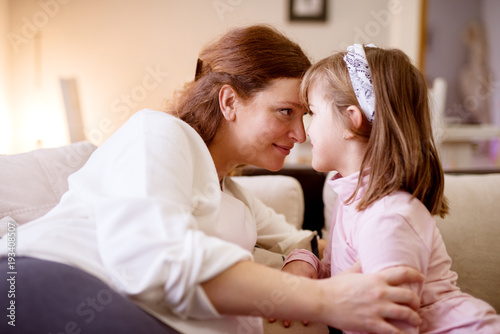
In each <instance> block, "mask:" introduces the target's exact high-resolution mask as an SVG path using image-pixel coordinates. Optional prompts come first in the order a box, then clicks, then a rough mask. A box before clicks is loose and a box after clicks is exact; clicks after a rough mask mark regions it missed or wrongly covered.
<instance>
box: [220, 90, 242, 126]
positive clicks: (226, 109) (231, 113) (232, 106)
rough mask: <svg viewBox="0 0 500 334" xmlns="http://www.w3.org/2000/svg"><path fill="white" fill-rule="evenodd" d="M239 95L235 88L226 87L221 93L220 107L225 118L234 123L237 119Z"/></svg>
mask: <svg viewBox="0 0 500 334" xmlns="http://www.w3.org/2000/svg"><path fill="white" fill-rule="evenodd" d="M237 98H238V95H237V94H236V91H235V90H234V88H233V87H231V86H230V85H224V86H222V87H221V89H220V91H219V106H220V110H221V111H222V114H223V115H224V118H225V119H226V120H228V121H233V120H234V119H235V118H236V100H237Z"/></svg>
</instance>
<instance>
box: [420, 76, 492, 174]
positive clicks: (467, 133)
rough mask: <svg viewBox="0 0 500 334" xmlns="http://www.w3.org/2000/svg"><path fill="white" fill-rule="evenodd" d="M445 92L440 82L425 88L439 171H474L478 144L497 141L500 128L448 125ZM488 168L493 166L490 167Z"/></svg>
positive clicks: (440, 79) (445, 85)
mask: <svg viewBox="0 0 500 334" xmlns="http://www.w3.org/2000/svg"><path fill="white" fill-rule="evenodd" d="M446 90H447V83H446V80H444V79H443V78H436V79H435V80H434V81H433V84H432V87H431V88H429V107H430V111H431V117H432V124H433V130H434V139H435V140H436V144H437V145H438V148H439V154H440V156H441V160H442V163H443V167H444V168H445V169H447V170H463V169H471V168H475V167H478V164H477V163H476V162H475V159H476V158H475V157H474V153H475V151H476V147H477V145H478V142H488V141H492V140H495V139H500V127H497V126H494V125H489V124H453V123H452V122H450V120H448V119H447V118H446V115H445V110H446ZM490 164H491V165H494V163H490ZM486 165H488V163H487V164H486ZM497 167H498V166H497Z"/></svg>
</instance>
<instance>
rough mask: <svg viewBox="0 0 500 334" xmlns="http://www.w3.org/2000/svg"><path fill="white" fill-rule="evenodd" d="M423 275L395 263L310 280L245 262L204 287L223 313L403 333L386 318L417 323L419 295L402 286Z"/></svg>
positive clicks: (418, 319)
mask: <svg viewBox="0 0 500 334" xmlns="http://www.w3.org/2000/svg"><path fill="white" fill-rule="evenodd" d="M422 279H423V277H422V275H421V274H420V273H419V272H418V271H416V270H413V269H411V268H407V267H397V268H390V269H387V270H384V271H381V272H379V273H375V274H368V275H362V274H357V273H347V274H341V275H337V276H335V277H332V278H329V279H324V280H312V279H308V278H304V277H299V276H295V275H291V274H288V273H284V272H280V271H277V270H274V269H271V268H267V267H265V266H262V265H259V264H256V263H253V262H249V261H243V262H239V263H237V264H235V265H233V266H232V267H230V268H229V269H228V270H226V271H224V272H222V273H221V274H219V275H217V276H216V277H214V278H213V279H210V280H208V281H206V282H204V283H202V287H203V289H204V290H205V293H206V294H207V296H208V298H209V299H210V300H211V302H212V304H213V305H214V307H215V308H216V309H217V311H218V312H219V313H222V314H244V315H252V316H260V317H272V318H277V319H290V320H300V321H302V320H304V319H307V320H309V321H313V322H320V323H326V324H328V325H330V326H334V327H337V328H342V329H344V330H354V331H369V332H373V333H402V332H401V331H400V330H399V329H397V328H396V327H394V326H393V325H391V324H390V323H389V322H387V319H392V320H401V321H405V322H409V323H410V324H412V325H414V326H417V325H418V324H419V323H420V318H419V316H418V314H417V313H416V312H415V310H416V309H418V306H419V299H418V296H417V295H416V294H415V293H413V292H411V291H410V290H408V289H405V288H401V287H398V285H400V284H402V283H409V282H420V281H422Z"/></svg>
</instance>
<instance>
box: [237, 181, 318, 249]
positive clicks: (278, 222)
mask: <svg viewBox="0 0 500 334" xmlns="http://www.w3.org/2000/svg"><path fill="white" fill-rule="evenodd" d="M234 183H235V182H233V186H234V187H235V188H237V189H235V191H236V192H238V193H240V194H239V195H237V197H238V198H239V199H240V200H242V201H244V202H245V203H246V205H248V207H249V209H250V211H251V213H252V216H253V218H254V220H255V223H256V226H257V246H259V247H262V248H264V249H266V250H269V251H271V252H275V253H279V254H288V253H290V252H291V251H292V250H294V249H297V248H305V249H308V250H311V240H312V238H314V237H316V233H315V232H313V231H309V230H298V229H297V228H296V227H295V226H293V225H291V224H289V223H288V222H287V221H286V218H285V216H284V215H282V214H278V213H276V211H274V210H273V209H272V208H270V207H269V206H267V205H266V204H264V203H263V202H262V201H261V200H260V199H258V198H257V197H255V196H254V195H252V194H251V193H250V192H249V191H248V190H247V189H245V188H244V187H243V186H239V185H235V184H234Z"/></svg>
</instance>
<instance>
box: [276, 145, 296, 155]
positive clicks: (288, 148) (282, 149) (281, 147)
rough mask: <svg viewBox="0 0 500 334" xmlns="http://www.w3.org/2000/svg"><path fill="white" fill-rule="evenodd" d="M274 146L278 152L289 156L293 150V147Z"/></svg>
mask: <svg viewBox="0 0 500 334" xmlns="http://www.w3.org/2000/svg"><path fill="white" fill-rule="evenodd" d="M273 145H274V147H276V148H277V149H278V151H280V152H281V153H283V154H284V155H289V154H290V150H291V149H292V148H293V146H280V145H276V144H273Z"/></svg>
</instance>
